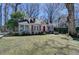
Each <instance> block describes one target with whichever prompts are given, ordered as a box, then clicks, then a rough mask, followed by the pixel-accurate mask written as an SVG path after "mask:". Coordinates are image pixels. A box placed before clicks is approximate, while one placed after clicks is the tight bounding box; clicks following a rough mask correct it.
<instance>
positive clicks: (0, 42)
mask: <svg viewBox="0 0 79 59" xmlns="http://www.w3.org/2000/svg"><path fill="white" fill-rule="evenodd" d="M70 40H72V38H71V37H70V36H69V37H68V36H66V35H64V34H59V35H54V34H50V35H35V36H12V37H3V38H2V39H0V54H1V55H39V54H42V55H48V54H68V48H67V47H66V46H67V45H68V44H69V41H70ZM71 43H73V41H72V42H71ZM78 44H79V43H78ZM78 44H77V45H78ZM63 47H65V48H63Z"/></svg>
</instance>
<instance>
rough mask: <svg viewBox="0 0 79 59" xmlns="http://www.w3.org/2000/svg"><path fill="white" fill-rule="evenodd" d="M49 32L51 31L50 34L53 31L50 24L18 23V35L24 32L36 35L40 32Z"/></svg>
mask: <svg viewBox="0 0 79 59" xmlns="http://www.w3.org/2000/svg"><path fill="white" fill-rule="evenodd" d="M48 26H49V27H50V28H49V27H48ZM21 30H22V31H21ZM49 31H51V32H52V31H53V25H52V24H34V23H31V24H27V23H19V33H22V32H24V33H26V34H38V33H41V32H49Z"/></svg>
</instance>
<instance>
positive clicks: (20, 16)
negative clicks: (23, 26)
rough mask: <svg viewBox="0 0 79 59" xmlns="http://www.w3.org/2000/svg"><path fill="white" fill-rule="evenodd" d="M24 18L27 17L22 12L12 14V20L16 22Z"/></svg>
mask: <svg viewBox="0 0 79 59" xmlns="http://www.w3.org/2000/svg"><path fill="white" fill-rule="evenodd" d="M24 16H25V14H24V13H22V12H20V11H17V12H13V13H12V14H11V18H12V19H14V20H18V19H21V18H24Z"/></svg>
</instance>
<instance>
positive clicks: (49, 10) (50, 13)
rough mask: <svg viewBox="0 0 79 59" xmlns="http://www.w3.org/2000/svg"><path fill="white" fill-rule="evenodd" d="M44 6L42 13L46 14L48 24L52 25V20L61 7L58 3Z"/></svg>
mask: <svg viewBox="0 0 79 59" xmlns="http://www.w3.org/2000/svg"><path fill="white" fill-rule="evenodd" d="M45 6H46V7H45V8H44V11H45V12H46V14H47V18H48V22H49V23H52V22H53V19H54V18H56V17H55V15H57V14H58V10H60V9H62V6H61V5H60V4H59V3H57V4H56V3H47V4H45Z"/></svg>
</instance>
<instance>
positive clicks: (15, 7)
mask: <svg viewBox="0 0 79 59" xmlns="http://www.w3.org/2000/svg"><path fill="white" fill-rule="evenodd" d="M20 4H21V3H9V5H10V6H11V7H12V9H13V11H14V12H16V11H17V10H18V6H19V5H20Z"/></svg>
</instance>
